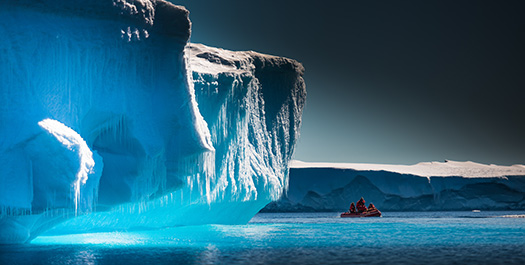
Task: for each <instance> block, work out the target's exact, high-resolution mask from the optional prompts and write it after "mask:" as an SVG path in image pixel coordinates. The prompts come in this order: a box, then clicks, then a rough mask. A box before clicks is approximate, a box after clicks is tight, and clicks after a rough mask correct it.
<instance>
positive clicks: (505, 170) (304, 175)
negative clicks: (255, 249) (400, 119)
mask: <svg viewBox="0 0 525 265" xmlns="http://www.w3.org/2000/svg"><path fill="white" fill-rule="evenodd" d="M290 167H291V168H290V186H289V190H288V192H287V193H286V194H285V195H284V196H283V198H281V199H280V200H279V201H276V202H272V203H270V204H269V205H268V206H266V207H265V208H264V209H263V211H270V212H287V211H346V210H348V208H349V205H350V202H352V201H353V202H356V201H357V200H359V198H361V197H364V198H365V200H366V201H367V202H373V203H374V205H376V206H377V207H378V208H379V209H381V210H385V211H429V210H430V211H441V210H474V209H477V210H523V209H525V166H523V165H513V166H498V165H484V164H479V163H474V162H457V161H445V162H425V163H419V164H416V165H380V164H356V163H306V162H301V161H292V162H291V163H290Z"/></svg>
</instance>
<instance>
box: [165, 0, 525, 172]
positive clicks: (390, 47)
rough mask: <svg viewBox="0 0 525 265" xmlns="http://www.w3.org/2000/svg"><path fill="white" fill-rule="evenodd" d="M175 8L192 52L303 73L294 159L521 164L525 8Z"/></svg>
mask: <svg viewBox="0 0 525 265" xmlns="http://www.w3.org/2000/svg"><path fill="white" fill-rule="evenodd" d="M174 2H176V3H177V4H181V5H184V6H186V7H187V8H188V9H189V10H190V12H191V13H190V19H191V20H192V22H193V32H192V37H191V41H192V42H197V43H204V44H207V45H210V46H216V47H222V48H226V49H231V50H255V51H259V52H262V53H268V54H273V55H280V56H285V57H289V58H293V59H296V60H298V61H300V62H301V63H303V65H304V66H305V68H306V73H305V80H306V85H307V91H308V99H307V106H306V109H305V112H304V115H303V126H302V130H301V139H300V141H299V143H298V146H297V150H296V155H295V158H296V159H299V160H304V161H330V162H372V163H400V164H412V163H417V162H421V161H442V160H445V159H450V160H459V161H467V160H470V161H475V162H482V163H494V164H503V165H510V164H517V163H520V164H525V1H457V0H456V1H447V0H445V1H443V0H440V1H333V0H328V1H310V0H303V1H296V0H250V1H247V0H237V1H234V0H213V1H210V0H178V1H174Z"/></svg>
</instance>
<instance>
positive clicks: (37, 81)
mask: <svg viewBox="0 0 525 265" xmlns="http://www.w3.org/2000/svg"><path fill="white" fill-rule="evenodd" d="M0 7H1V8H0V35H1V36H2V39H1V40H0V79H1V80H2V82H1V83H0V243H21V242H28V241H30V240H32V239H33V238H35V237H37V236H38V235H41V234H48V235H52V234H68V233H79V232H96V231H114V230H121V229H133V228H157V227H165V226H174V225H192V224H208V223H219V224H238V223H246V222H247V221H248V220H250V218H251V217H252V216H253V215H254V214H255V213H257V212H258V211H259V210H260V209H261V208H263V207H264V206H265V205H266V204H268V203H269V202H271V201H272V200H277V199H278V198H280V197H281V194H282V193H283V191H284V189H285V188H286V187H287V184H288V179H287V178H288V166H287V165H288V161H289V160H290V158H291V156H292V154H293V152H294V146H295V142H296V140H297V137H298V134H299V127H300V124H301V114H302V109H303V106H304V103H305V98H306V91H305V84H304V80H303V78H302V75H303V72H304V69H303V67H302V65H301V64H300V63H298V62H296V61H293V60H290V59H286V58H282V57H275V56H268V55H263V54H259V53H256V52H232V51H226V50H222V49H217V48H211V47H207V46H204V45H201V44H189V43H188V39H189V36H190V32H191V31H190V26H191V23H190V20H189V18H188V11H187V10H186V9H184V8H183V7H180V6H175V5H173V4H171V3H169V2H166V1H162V0H92V1H81V0H74V1H58V0H48V1H37V0H19V1H10V2H8V1H2V3H1V4H0Z"/></svg>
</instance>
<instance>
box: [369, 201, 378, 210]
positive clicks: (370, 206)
mask: <svg viewBox="0 0 525 265" xmlns="http://www.w3.org/2000/svg"><path fill="white" fill-rule="evenodd" d="M368 210H369V211H372V210H376V206H375V205H374V204H373V203H370V205H368Z"/></svg>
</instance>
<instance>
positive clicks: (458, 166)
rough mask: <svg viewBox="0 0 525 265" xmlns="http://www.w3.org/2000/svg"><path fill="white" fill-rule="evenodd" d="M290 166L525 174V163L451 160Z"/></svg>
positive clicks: (295, 164)
mask: <svg viewBox="0 0 525 265" xmlns="http://www.w3.org/2000/svg"><path fill="white" fill-rule="evenodd" d="M289 165H290V168H338V169H353V170H362V171H367V170H371V171H389V172H396V173H400V174H410V175H415V176H421V177H450V176H456V177H465V178H493V177H505V176H525V165H512V166H499V165H494V164H490V165H486V164H480V163H476V162H471V161H466V162H459V161H451V160H446V161H444V162H421V163H417V164H414V165H394V164H368V163H322V162H303V161H299V160H292V161H291V162H290V164H289Z"/></svg>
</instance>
